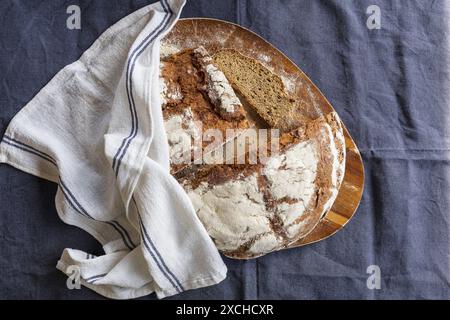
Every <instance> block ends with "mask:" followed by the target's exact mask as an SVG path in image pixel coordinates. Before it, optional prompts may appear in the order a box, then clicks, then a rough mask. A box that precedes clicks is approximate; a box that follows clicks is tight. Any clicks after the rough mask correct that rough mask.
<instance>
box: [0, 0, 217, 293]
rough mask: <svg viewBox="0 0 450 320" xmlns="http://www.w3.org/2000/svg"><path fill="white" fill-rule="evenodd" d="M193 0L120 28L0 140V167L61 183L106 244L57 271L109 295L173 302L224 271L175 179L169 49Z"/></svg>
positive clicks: (169, 3) (63, 194) (71, 255)
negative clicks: (169, 129) (167, 95)
mask: <svg viewBox="0 0 450 320" xmlns="http://www.w3.org/2000/svg"><path fill="white" fill-rule="evenodd" d="M183 6H184V0H161V2H158V3H155V4H152V5H149V6H146V7H144V8H142V9H140V10H138V11H136V12H134V13H132V14H131V15H129V16H127V17H125V18H124V19H122V20H120V21H119V22H117V23H116V24H115V25H113V26H112V27H110V28H109V29H108V30H107V31H106V32H105V33H103V34H102V35H101V36H100V37H99V38H98V39H97V40H96V41H95V42H94V44H93V45H92V46H91V47H90V48H89V49H88V50H87V51H86V52H85V53H84V54H83V55H82V56H81V57H80V59H79V60H78V61H76V62H74V63H72V64H70V65H68V66H66V67H65V68H64V69H62V70H61V71H60V72H59V73H58V74H57V75H56V76H55V77H54V78H53V79H52V80H51V81H50V82H49V83H48V84H47V85H46V86H45V87H44V88H43V89H42V90H41V91H40V92H39V93H38V94H37V95H36V96H35V97H34V98H33V99H32V100H31V101H30V102H29V103H28V104H27V105H26V106H25V107H24V108H23V109H22V110H21V111H20V112H19V113H18V114H17V115H16V116H15V117H14V119H13V120H12V121H11V123H10V125H9V126H8V128H7V131H6V133H5V135H4V137H3V140H2V141H1V144H0V162H5V163H8V164H10V165H12V166H14V167H16V168H19V169H21V170H23V171H25V172H28V173H30V174H33V175H36V176H39V177H42V178H45V179H48V180H51V181H54V182H56V183H58V185H59V186H58V191H57V194H56V200H55V202H56V209H57V211H58V214H59V216H60V217H61V219H62V220H63V221H64V222H66V223H68V224H71V225H75V226H78V227H80V228H82V229H84V230H86V231H87V232H89V233H90V234H91V235H92V236H94V237H95V238H96V239H97V240H98V241H99V242H101V244H102V245H103V249H104V251H105V254H104V255H102V256H99V257H94V256H93V255H91V254H89V253H85V252H82V251H79V250H74V249H66V250H64V252H63V254H62V256H61V259H60V260H59V262H58V264H57V268H58V269H59V270H61V271H62V272H65V273H66V274H67V275H71V276H74V275H75V276H76V275H77V274H79V275H80V276H81V281H80V282H81V283H82V284H83V285H85V286H87V287H89V288H91V289H93V290H95V291H96V292H98V293H100V294H102V295H104V296H106V297H110V298H117V299H127V298H135V297H139V296H143V295H147V294H149V293H151V292H156V294H157V296H158V297H159V298H163V297H166V296H170V295H174V294H177V293H180V292H182V291H184V290H189V289H194V288H200V287H204V286H209V285H213V284H216V283H218V282H220V281H222V280H223V279H224V278H225V276H226V267H225V265H224V263H223V261H222V259H221V257H220V255H219V253H218V252H217V249H216V248H215V246H214V244H213V242H212V241H211V239H210V238H209V236H208V234H207V232H206V231H205V229H204V228H203V226H202V225H201V223H200V221H199V219H198V218H197V216H196V214H195V211H194V208H193V207H192V204H191V203H190V200H189V198H188V197H187V195H186V193H185V192H184V190H183V189H182V188H181V187H180V185H179V184H178V183H177V181H176V180H175V179H174V178H173V177H172V176H171V175H170V174H169V152H168V145H167V139H166V134H165V132H164V127H163V119H162V112H161V101H160V93H159V45H160V39H161V37H163V36H164V35H165V34H166V33H167V32H168V31H169V30H170V29H171V27H172V26H173V25H174V24H175V22H176V21H177V19H178V17H179V15H180V11H181V9H182V7H183ZM74 279H75V280H76V277H75V278H74Z"/></svg>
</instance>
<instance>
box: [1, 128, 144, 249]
mask: <svg viewBox="0 0 450 320" xmlns="http://www.w3.org/2000/svg"><path fill="white" fill-rule="evenodd" d="M1 142H3V143H5V144H7V145H10V146H12V147H15V148H17V149H20V150H23V151H26V152H28V153H31V154H34V155H36V156H38V157H40V158H42V159H44V160H46V161H48V162H50V163H51V164H53V165H54V166H55V167H57V166H58V165H57V163H56V160H55V159H54V158H53V157H52V156H51V155H49V154H47V153H45V152H43V151H40V150H38V149H36V148H34V147H32V146H29V145H27V144H25V143H23V142H21V141H19V140H16V139H13V138H11V137H9V136H7V135H4V136H3V140H2V141H1ZM59 185H60V187H61V191H62V193H63V195H64V197H65V198H66V199H67V202H68V203H69V205H70V206H71V207H72V208H73V209H74V210H75V211H76V212H78V213H79V214H81V215H83V216H86V217H88V218H90V219H92V220H94V221H97V222H103V223H107V224H109V225H111V226H112V227H113V228H114V229H115V230H116V231H117V233H119V235H120V236H121V237H122V241H123V242H124V244H125V245H126V246H127V248H128V249H130V250H133V249H134V248H135V247H136V245H135V244H134V243H133V241H132V240H131V237H130V235H129V234H128V232H127V231H126V229H125V228H124V227H122V226H121V225H120V224H119V223H118V222H117V221H114V220H113V222H114V223H115V224H114V223H112V222H110V221H99V220H96V219H95V218H93V217H92V216H91V215H90V214H89V213H88V212H87V211H86V209H84V208H83V206H82V205H81V204H80V203H79V202H78V200H77V199H76V198H75V196H74V195H73V193H72V192H71V191H70V190H69V188H68V187H67V186H66V184H65V183H64V182H63V181H62V180H61V178H60V179H59ZM119 228H120V229H122V230H123V232H124V233H125V234H123V233H122V232H121V231H120V229H119Z"/></svg>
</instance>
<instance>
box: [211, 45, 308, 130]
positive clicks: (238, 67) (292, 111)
mask: <svg viewBox="0 0 450 320" xmlns="http://www.w3.org/2000/svg"><path fill="white" fill-rule="evenodd" d="M213 59H214V64H215V65H216V66H217V67H218V68H219V69H220V70H222V71H223V73H224V74H225V76H226V77H227V79H228V80H229V81H230V82H231V84H232V86H233V88H234V89H235V90H237V91H238V92H239V93H240V94H241V95H242V96H243V97H244V98H245V99H246V100H247V102H248V103H249V104H250V105H251V106H252V107H253V108H254V109H255V110H256V112H257V113H258V115H259V116H260V117H261V118H263V119H264V120H265V121H266V122H267V123H268V124H269V125H270V126H271V127H272V128H278V129H280V130H283V131H284V132H288V131H290V130H293V129H295V128H297V127H299V126H301V125H303V124H304V123H305V122H307V121H308V120H309V119H308V118H307V117H305V116H303V115H302V114H301V112H299V103H298V102H297V101H296V99H294V98H293V97H290V96H289V95H288V94H287V93H286V89H285V86H284V84H283V81H282V80H281V78H280V77H279V76H277V75H275V74H274V73H272V72H271V71H270V70H269V69H267V68H266V67H265V66H263V65H262V64H261V63H260V62H259V61H257V60H255V59H252V58H250V57H247V56H244V55H242V54H241V53H239V52H238V51H236V50H233V49H224V50H219V51H218V52H216V53H215V54H214V55H213Z"/></svg>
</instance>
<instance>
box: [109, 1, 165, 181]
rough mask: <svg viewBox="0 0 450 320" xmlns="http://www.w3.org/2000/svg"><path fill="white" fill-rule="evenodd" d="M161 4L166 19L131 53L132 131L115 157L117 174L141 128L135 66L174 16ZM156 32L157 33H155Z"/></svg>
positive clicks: (128, 80) (128, 81)
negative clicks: (134, 83) (135, 96)
mask: <svg viewBox="0 0 450 320" xmlns="http://www.w3.org/2000/svg"><path fill="white" fill-rule="evenodd" d="M161 5H162V7H163V10H164V12H165V13H166V15H165V17H164V19H163V20H162V21H161V23H160V24H159V25H158V27H156V29H154V30H153V31H152V32H151V33H150V34H149V35H148V36H147V37H146V38H145V39H144V40H143V41H142V42H141V43H140V44H139V46H138V47H137V48H136V49H134V50H133V52H132V53H131V55H130V58H129V60H128V63H127V72H126V83H125V84H126V91H127V97H128V105H129V107H130V113H131V132H130V134H129V135H128V136H127V137H126V138H124V139H123V140H122V144H121V145H120V147H119V149H118V150H117V153H116V155H115V156H114V159H113V165H112V167H113V170H114V171H115V173H116V176H117V175H118V174H119V169H120V165H121V164H122V159H123V157H124V156H125V154H126V153H127V150H128V147H129V146H130V144H131V141H133V139H134V138H135V137H136V135H137V132H138V128H139V122H138V117H137V111H136V107H135V103H134V98H133V82H132V76H133V71H134V66H135V63H136V60H137V58H138V57H139V56H140V55H141V54H142V52H143V51H144V50H145V49H146V48H147V46H148V45H149V44H150V43H151V42H152V41H153V40H154V39H155V38H157V37H158V36H159V35H160V34H161V32H162V31H164V30H165V28H166V27H167V25H168V23H169V21H170V19H171V18H172V15H173V11H172V9H171V8H170V5H169V4H168V3H166V1H165V0H161ZM155 32H156V34H155Z"/></svg>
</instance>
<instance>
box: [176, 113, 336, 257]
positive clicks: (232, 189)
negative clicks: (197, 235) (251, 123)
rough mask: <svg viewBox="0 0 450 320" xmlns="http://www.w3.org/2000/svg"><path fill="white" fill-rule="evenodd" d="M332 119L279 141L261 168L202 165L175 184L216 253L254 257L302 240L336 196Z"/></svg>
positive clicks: (259, 164) (288, 134)
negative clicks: (272, 153) (194, 213)
mask: <svg viewBox="0 0 450 320" xmlns="http://www.w3.org/2000/svg"><path fill="white" fill-rule="evenodd" d="M335 119H336V117H335V114H330V115H329V116H328V117H321V118H319V119H317V120H315V121H312V122H310V123H308V124H307V125H305V127H303V128H299V129H295V130H293V131H291V132H289V133H285V134H282V135H281V136H280V144H281V146H280V152H279V153H278V154H275V155H270V157H269V159H268V161H266V163H264V164H263V163H257V164H242V165H239V164H235V165H202V166H198V167H197V168H196V169H193V170H191V171H189V172H188V173H187V174H185V175H184V176H183V177H179V179H178V180H179V182H180V183H181V184H182V186H183V187H184V188H185V190H186V191H187V192H188V195H189V197H190V198H191V200H192V203H193V205H194V208H195V210H196V212H197V215H198V216H199V218H200V220H201V221H202V223H203V224H204V226H205V228H206V230H207V231H208V233H209V234H210V236H211V237H212V239H213V240H214V242H215V244H216V246H217V248H218V249H219V250H221V251H222V252H223V253H224V254H225V255H227V256H229V257H232V258H238V259H249V258H255V257H258V256H261V255H264V254H267V253H269V252H272V251H275V250H279V249H282V248H285V247H287V246H288V245H289V244H291V243H293V242H295V241H297V240H298V239H300V238H302V237H304V236H305V235H307V234H308V233H309V232H310V231H311V230H312V229H313V228H314V227H315V226H316V225H317V223H318V222H319V221H320V219H321V217H322V216H323V214H324V212H326V211H327V210H328V209H329V208H330V206H331V204H332V203H333V202H334V200H335V198H336V196H337V191H336V187H337V172H338V170H339V154H338V153H337V152H335V151H333V149H334V150H336V149H337V148H336V145H335V139H334V134H333V131H334V130H335V129H333V128H332V126H334V125H335V122H334V120H335Z"/></svg>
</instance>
